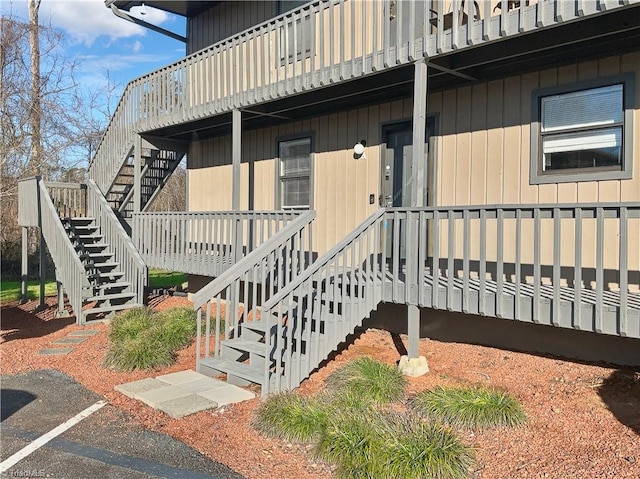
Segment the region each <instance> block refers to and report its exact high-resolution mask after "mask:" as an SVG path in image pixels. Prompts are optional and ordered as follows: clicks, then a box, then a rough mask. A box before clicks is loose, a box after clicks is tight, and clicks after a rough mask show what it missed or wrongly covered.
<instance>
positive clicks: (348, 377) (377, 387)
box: [327, 356, 406, 404]
mask: <svg viewBox="0 0 640 479" xmlns="http://www.w3.org/2000/svg"><path fill="white" fill-rule="evenodd" d="M405 384H406V379H405V378H404V376H403V375H402V373H400V371H398V369H397V368H395V367H393V366H391V365H388V364H384V363H381V362H379V361H376V360H374V359H372V358H370V357H367V356H364V357H361V358H358V359H356V360H354V361H351V362H349V363H347V364H345V365H344V366H343V367H341V368H339V369H337V370H336V371H335V372H333V373H332V374H331V375H330V376H329V377H328V378H327V386H328V387H329V389H330V390H331V391H340V392H342V393H346V394H350V395H352V396H353V397H361V398H367V399H369V400H370V401H371V402H372V403H374V404H387V403H390V402H393V401H397V400H398V399H400V398H401V397H402V396H403V394H404V387H405Z"/></svg>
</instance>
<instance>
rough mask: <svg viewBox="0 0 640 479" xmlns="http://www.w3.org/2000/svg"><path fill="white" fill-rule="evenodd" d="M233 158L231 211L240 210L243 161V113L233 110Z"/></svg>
mask: <svg viewBox="0 0 640 479" xmlns="http://www.w3.org/2000/svg"><path fill="white" fill-rule="evenodd" d="M231 122H232V123H231V130H232V131H231V137H232V138H231V156H232V160H233V166H232V177H233V190H232V197H231V209H232V210H233V211H239V210H240V161H241V159H242V112H241V111H240V110H237V109H236V110H233V112H232V113H231Z"/></svg>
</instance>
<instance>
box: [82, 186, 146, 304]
mask: <svg viewBox="0 0 640 479" xmlns="http://www.w3.org/2000/svg"><path fill="white" fill-rule="evenodd" d="M87 207H88V212H89V216H91V217H92V218H95V221H96V224H97V225H98V226H99V227H100V234H102V235H103V236H104V241H105V242H106V243H108V244H109V246H110V248H111V250H112V251H113V253H114V257H115V260H116V261H117V262H118V264H119V267H120V270H121V271H122V272H123V273H124V280H125V281H127V282H129V283H130V285H129V286H128V287H127V289H126V291H130V292H132V293H136V295H137V302H138V303H139V304H143V303H144V295H145V287H146V286H147V280H148V276H147V265H146V264H145V262H144V260H143V259H142V257H141V256H140V254H139V253H138V250H137V249H136V247H135V246H134V244H133V242H132V241H131V238H130V237H129V235H128V234H127V232H126V231H125V229H124V228H123V226H122V224H121V223H120V221H119V220H118V218H117V217H116V215H115V213H114V212H113V209H111V206H109V203H107V200H106V198H105V197H104V195H103V194H102V192H101V191H100V189H99V188H98V185H97V184H96V183H95V181H93V180H89V181H88V182H87Z"/></svg>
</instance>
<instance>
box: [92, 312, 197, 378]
mask: <svg viewBox="0 0 640 479" xmlns="http://www.w3.org/2000/svg"><path fill="white" fill-rule="evenodd" d="M196 331H197V326H196V314H195V311H193V310H192V309H190V308H185V307H180V308H173V309H168V310H165V311H162V312H155V311H153V310H151V309H150V308H134V309H130V310H128V311H125V312H123V313H120V314H119V315H117V316H116V317H115V318H114V319H113V321H112V323H111V330H110V332H109V339H110V340H111V348H110V349H109V352H108V353H107V356H106V357H105V364H106V365H107V366H111V367H114V368H116V369H120V370H125V371H132V370H135V369H152V368H157V367H162V366H168V365H169V364H173V362H174V361H175V353H176V351H178V350H179V349H180V348H182V347H184V346H186V345H188V344H189V343H190V342H191V340H192V339H193V337H194V336H195V335H196Z"/></svg>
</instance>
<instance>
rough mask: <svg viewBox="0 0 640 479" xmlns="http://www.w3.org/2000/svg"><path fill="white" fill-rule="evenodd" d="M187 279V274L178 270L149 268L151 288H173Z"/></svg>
mask: <svg viewBox="0 0 640 479" xmlns="http://www.w3.org/2000/svg"><path fill="white" fill-rule="evenodd" d="M186 281H187V275H186V274H184V273H178V272H177V271H166V270H164V269H149V286H150V287H151V288H171V287H173V286H180V285H182V284H183V283H185V282H186Z"/></svg>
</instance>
